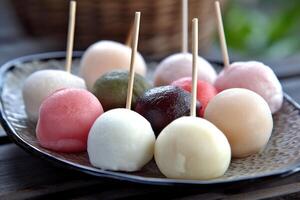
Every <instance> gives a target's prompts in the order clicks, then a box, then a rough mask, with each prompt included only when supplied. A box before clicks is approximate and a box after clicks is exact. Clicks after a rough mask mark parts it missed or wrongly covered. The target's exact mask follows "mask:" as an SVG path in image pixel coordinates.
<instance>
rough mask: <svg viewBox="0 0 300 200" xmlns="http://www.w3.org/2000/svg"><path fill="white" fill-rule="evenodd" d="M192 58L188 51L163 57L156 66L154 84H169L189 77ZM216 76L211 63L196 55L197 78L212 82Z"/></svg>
mask: <svg viewBox="0 0 300 200" xmlns="http://www.w3.org/2000/svg"><path fill="white" fill-rule="evenodd" d="M192 58H193V57H192V54H190V53H177V54H173V55H171V56H169V57H167V58H165V59H164V60H163V61H162V62H161V63H160V64H159V65H158V66H157V68H156V71H155V73H154V85H155V86H162V85H170V84H171V83H172V82H173V81H175V80H177V79H179V78H182V77H187V76H188V77H191V76H192ZM216 77H217V74H216V71H215V69H214V68H213V67H212V66H211V64H209V62H207V61H206V60H205V59H203V58H202V57H200V56H198V80H203V81H206V82H208V83H211V84H213V83H214V81H215V79H216Z"/></svg>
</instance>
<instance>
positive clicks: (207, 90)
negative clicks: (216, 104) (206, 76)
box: [172, 77, 218, 117]
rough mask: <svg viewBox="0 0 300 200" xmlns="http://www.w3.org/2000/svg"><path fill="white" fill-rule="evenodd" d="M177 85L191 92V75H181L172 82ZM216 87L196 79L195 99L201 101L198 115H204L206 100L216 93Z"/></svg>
mask: <svg viewBox="0 0 300 200" xmlns="http://www.w3.org/2000/svg"><path fill="white" fill-rule="evenodd" d="M172 85H175V86H177V87H180V88H182V89H184V90H185V91H188V92H192V78H191V77H183V78H180V79H178V80H176V81H174V82H173V83H172ZM217 93H218V92H217V90H216V88H215V87H214V86H213V85H212V84H210V83H207V82H205V81H201V80H198V81H197V100H198V101H199V102H201V107H200V108H199V109H200V110H199V116H200V117H203V116H204V111H205V109H206V106H207V104H208V102H209V101H210V100H211V99H212V98H214V96H216V94H217Z"/></svg>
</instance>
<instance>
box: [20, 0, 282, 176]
mask: <svg viewBox="0 0 300 200" xmlns="http://www.w3.org/2000/svg"><path fill="white" fill-rule="evenodd" d="M183 7H184V8H187V7H188V6H187V0H183ZM215 8H216V16H217V23H218V30H219V36H220V41H221V47H222V48H221V49H222V53H223V59H224V69H223V70H222V71H221V72H220V74H219V75H217V73H216V71H215V70H214V68H213V67H212V65H211V64H210V63H209V62H208V61H206V60H205V59H204V58H202V57H200V56H199V55H198V20H197V19H196V18H195V19H193V21H192V25H193V26H192V41H193V42H192V53H188V51H187V49H188V48H187V37H183V40H182V52H181V53H176V54H174V55H171V56H169V57H167V58H166V59H164V60H163V61H162V62H161V63H159V64H158V66H157V68H156V71H155V74H154V86H152V85H151V84H150V83H149V81H148V80H146V79H145V78H144V76H145V75H146V71H147V66H146V63H145V61H144V59H143V57H142V55H141V54H140V53H138V51H137V46H138V36H139V27H140V12H136V13H135V20H134V25H133V28H132V31H131V33H130V34H131V42H130V43H131V45H130V46H128V45H123V44H121V43H117V42H114V41H100V42H97V43H95V44H93V45H91V46H90V47H89V48H88V49H87V50H86V51H85V53H84V54H83V56H82V59H81V64H80V71H79V76H80V77H78V76H76V75H73V74H71V65H72V59H71V58H72V49H73V40H74V38H73V37H74V24H75V10H76V2H74V1H71V3H70V18H69V32H68V43H67V56H66V65H65V68H66V70H65V71H63V70H52V69H47V70H40V71H37V72H34V73H33V74H31V75H30V76H29V77H28V78H27V79H26V80H25V82H24V85H23V91H22V92H23V99H24V104H25V111H26V113H27V116H28V119H29V120H30V121H32V122H33V123H37V126H36V137H37V139H38V142H39V144H40V146H41V147H43V148H47V149H49V150H53V151H56V152H63V153H78V152H85V151H87V152H88V156H89V160H90V163H91V164H92V165H93V166H94V167H97V168H101V169H104V170H113V171H127V172H132V171H137V170H141V169H142V168H143V166H145V165H146V164H147V163H148V162H149V161H150V160H151V159H152V158H153V157H154V160H155V162H156V164H157V166H158V168H159V170H160V171H161V173H162V174H164V175H165V176H166V177H168V178H179V179H197V180H207V179H213V178H217V177H220V176H222V175H224V173H225V172H226V170H227V169H228V167H229V165H230V161H231V157H234V158H243V157H246V156H249V155H252V154H254V153H260V152H261V151H263V149H264V147H265V146H266V145H267V143H268V140H269V138H270V137H271V133H272V129H273V119H272V114H273V113H275V112H277V111H279V110H280V108H281V106H282V102H283V92H282V88H281V85H280V82H279V81H278V79H277V77H276V75H275V74H274V72H273V71H272V70H271V68H269V67H268V66H266V65H264V64H262V63H260V62H257V61H249V62H235V63H232V64H230V63H229V57H228V52H227V47H226V41H225V36H224V30H223V24H222V18H221V11H220V5H219V2H215ZM186 16H187V9H185V10H184V12H183V22H184V23H183V35H184V36H187V33H186V32H187V19H186Z"/></svg>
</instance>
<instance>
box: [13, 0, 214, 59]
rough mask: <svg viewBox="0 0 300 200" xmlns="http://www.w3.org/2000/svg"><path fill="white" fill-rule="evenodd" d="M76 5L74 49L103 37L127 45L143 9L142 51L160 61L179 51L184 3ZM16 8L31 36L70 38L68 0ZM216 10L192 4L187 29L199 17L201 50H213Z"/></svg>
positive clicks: (105, 0) (113, 0) (147, 0)
mask: <svg viewBox="0 0 300 200" xmlns="http://www.w3.org/2000/svg"><path fill="white" fill-rule="evenodd" d="M77 2H78V6H77V20H76V29H75V30H76V33H75V48H76V49H81V50H83V49H85V48H86V47H88V46H89V45H90V44H92V43H93V42H96V41H98V40H101V39H110V40H117V41H120V42H124V41H125V40H126V37H127V34H128V32H129V29H130V26H131V24H132V22H133V18H134V12H135V11H141V12H142V16H141V17H142V18H141V29H140V43H139V50H140V51H141V52H142V53H144V54H146V55H148V56H152V57H159V58H161V57H163V56H166V55H167V54H170V53H173V52H178V51H180V50H181V21H182V19H181V17H182V16H181V0H78V1H77ZM13 5H14V6H15V8H16V12H17V14H18V16H19V18H20V20H21V22H22V24H23V25H24V27H25V28H26V30H27V32H28V33H29V34H31V35H33V36H51V37H55V38H57V39H58V40H59V41H60V44H61V46H62V47H64V45H65V41H66V36H67V21H68V1H65V0H64V1H63V0H26V1H20V0H13ZM213 9H214V8H213V1H211V0H189V30H191V19H192V18H194V17H198V18H199V35H200V36H199V48H200V50H205V49H206V48H207V47H208V46H210V42H211V38H212V33H213V31H214V29H215V18H214V17H215V16H214V10H213ZM190 41H191V40H190ZM190 49H191V48H190Z"/></svg>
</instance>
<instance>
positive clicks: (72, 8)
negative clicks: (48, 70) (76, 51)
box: [65, 1, 76, 73]
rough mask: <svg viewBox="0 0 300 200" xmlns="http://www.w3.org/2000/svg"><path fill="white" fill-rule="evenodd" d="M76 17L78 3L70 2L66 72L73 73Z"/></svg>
mask: <svg viewBox="0 0 300 200" xmlns="http://www.w3.org/2000/svg"><path fill="white" fill-rule="evenodd" d="M75 15H76V1H71V2H70V14H69V28H68V42H67V55H66V66H65V67H66V71H67V72H69V73H71V66H72V54H73V44H74V31H75Z"/></svg>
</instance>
